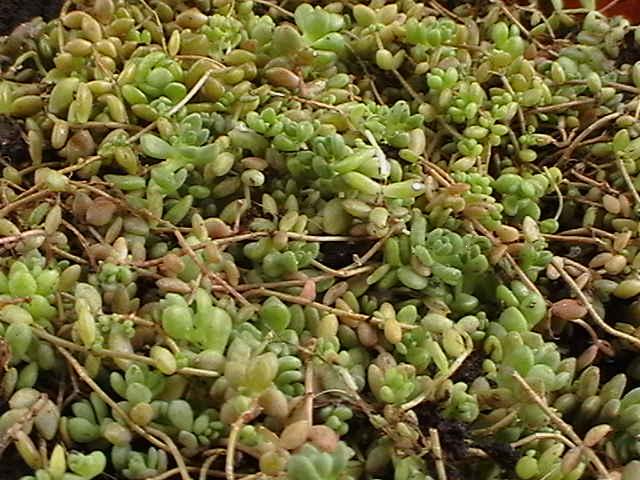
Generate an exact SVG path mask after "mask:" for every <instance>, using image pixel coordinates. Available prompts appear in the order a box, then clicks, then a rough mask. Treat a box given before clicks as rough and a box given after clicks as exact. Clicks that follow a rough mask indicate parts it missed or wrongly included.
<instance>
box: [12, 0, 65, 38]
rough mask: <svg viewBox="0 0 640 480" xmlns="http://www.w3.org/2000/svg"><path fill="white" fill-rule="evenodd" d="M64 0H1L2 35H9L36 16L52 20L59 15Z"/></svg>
mask: <svg viewBox="0 0 640 480" xmlns="http://www.w3.org/2000/svg"><path fill="white" fill-rule="evenodd" d="M62 3H63V1H62V0H1V1H0V35H8V34H10V33H11V31H12V30H13V29H14V28H16V27H17V26H18V25H20V24H21V23H24V22H27V21H29V20H31V19H32V18H35V17H42V18H44V19H45V20H51V19H53V18H55V17H57V16H58V12H59V11H60V8H61V7H62Z"/></svg>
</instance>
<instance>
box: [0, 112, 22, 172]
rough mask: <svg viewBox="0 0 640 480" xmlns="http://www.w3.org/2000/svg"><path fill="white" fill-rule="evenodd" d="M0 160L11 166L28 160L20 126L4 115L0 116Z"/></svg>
mask: <svg viewBox="0 0 640 480" xmlns="http://www.w3.org/2000/svg"><path fill="white" fill-rule="evenodd" d="M0 158H3V159H5V160H6V161H8V162H9V163H10V164H12V165H18V164H20V163H22V162H23V161H24V160H26V159H28V158H29V152H28V150H27V144H26V143H25V142H24V140H23V139H22V133H21V129H20V125H18V122H16V121H15V120H13V119H11V118H9V117H5V116H4V115H0Z"/></svg>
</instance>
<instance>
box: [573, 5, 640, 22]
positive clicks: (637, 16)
mask: <svg viewBox="0 0 640 480" xmlns="http://www.w3.org/2000/svg"><path fill="white" fill-rule="evenodd" d="M610 3H615V5H612V6H611V7H609V8H606V9H605V7H607V6H608V5H609V4H610ZM564 5H565V8H580V7H581V6H582V5H581V4H580V0H565V1H564ZM597 6H598V10H601V11H602V10H604V11H603V12H602V13H604V14H605V15H607V16H609V17H615V16H616V15H622V16H623V17H626V18H627V19H628V20H629V21H630V22H631V23H634V24H638V23H640V0H618V1H616V0H597Z"/></svg>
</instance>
